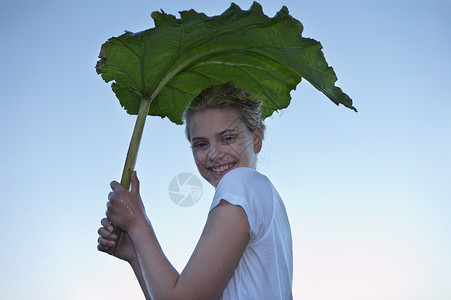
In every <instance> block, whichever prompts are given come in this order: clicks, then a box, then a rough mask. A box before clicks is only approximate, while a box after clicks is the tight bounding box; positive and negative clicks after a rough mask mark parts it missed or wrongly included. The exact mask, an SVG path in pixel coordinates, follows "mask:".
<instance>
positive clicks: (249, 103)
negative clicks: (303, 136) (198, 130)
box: [183, 82, 265, 140]
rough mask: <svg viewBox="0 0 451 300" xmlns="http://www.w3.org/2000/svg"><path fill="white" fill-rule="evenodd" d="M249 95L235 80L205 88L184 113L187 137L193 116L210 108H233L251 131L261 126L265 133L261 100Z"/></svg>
mask: <svg viewBox="0 0 451 300" xmlns="http://www.w3.org/2000/svg"><path fill="white" fill-rule="evenodd" d="M249 96H250V95H249V93H247V92H246V91H245V90H243V89H240V88H236V87H235V86H234V85H233V82H227V83H224V84H220V85H216V86H214V85H212V86H210V87H208V88H206V89H204V90H203V91H202V92H200V93H199V95H198V96H196V98H194V100H193V101H192V102H191V104H190V105H188V107H187V108H186V109H185V112H184V113H183V120H184V123H185V134H186V137H187V139H188V140H190V133H189V128H190V124H191V119H192V117H193V116H194V115H195V114H196V113H198V112H203V111H206V110H209V109H233V110H235V111H236V112H237V114H238V118H239V119H240V121H241V122H243V124H244V125H246V127H247V128H248V129H249V130H250V131H251V132H254V131H255V130H256V129H257V128H261V129H262V133H264V131H265V125H264V124H263V120H262V115H261V111H260V107H261V102H257V101H254V100H252V99H251V98H250V97H249ZM262 137H263V135H262Z"/></svg>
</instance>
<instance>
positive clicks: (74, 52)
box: [0, 0, 451, 300]
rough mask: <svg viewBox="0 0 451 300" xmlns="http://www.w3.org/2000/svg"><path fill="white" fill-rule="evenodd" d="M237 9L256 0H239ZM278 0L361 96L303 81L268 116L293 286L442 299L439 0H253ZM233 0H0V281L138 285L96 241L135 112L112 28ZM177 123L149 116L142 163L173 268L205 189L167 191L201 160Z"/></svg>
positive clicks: (444, 218) (446, 259) (444, 147)
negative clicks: (99, 65)
mask: <svg viewBox="0 0 451 300" xmlns="http://www.w3.org/2000/svg"><path fill="white" fill-rule="evenodd" d="M235 3H237V4H238V5H239V6H240V7H241V8H243V9H248V8H249V7H250V6H251V4H252V2H251V1H236V2H235ZM260 4H262V6H263V9H264V12H265V13H266V14H267V15H269V16H273V15H274V14H275V13H276V12H277V11H278V10H280V8H281V7H282V6H283V5H286V6H287V7H288V9H289V10H290V13H291V15H292V16H294V17H295V18H297V19H298V20H300V21H301V22H302V23H303V25H304V28H305V29H304V36H306V37H311V38H314V39H316V40H319V41H320V42H321V43H322V45H323V47H324V49H323V51H324V53H325V56H326V59H327V61H328V63H329V64H330V65H331V66H333V67H334V69H335V71H336V73H337V75H338V78H339V80H338V82H337V84H338V85H339V86H340V87H341V88H342V89H343V90H344V91H345V92H346V93H348V94H349V95H350V96H351V98H353V100H354V105H355V106H356V107H357V108H358V110H359V112H358V113H354V112H352V111H351V110H349V109H346V108H344V107H341V106H340V107H336V106H335V105H334V104H333V103H331V102H330V101H329V100H328V99H327V98H326V97H325V96H324V95H322V94H321V93H319V92H318V91H316V90H315V89H314V88H313V87H312V86H310V85H309V83H308V82H306V81H303V82H301V83H300V84H299V86H298V87H297V89H296V90H295V91H293V92H292V98H293V100H292V103H291V104H290V106H289V107H288V109H286V110H284V111H281V112H279V114H276V115H274V116H272V117H271V118H269V119H267V121H266V125H267V127H268V131H267V135H266V139H265V142H264V147H263V148H264V149H263V152H262V153H261V154H260V156H259V160H260V162H259V165H258V169H259V170H260V171H261V172H262V173H264V174H266V175H267V176H268V177H270V179H271V180H272V181H273V183H274V184H275V186H276V187H277V189H278V190H279V192H280V194H281V195H282V197H283V199H284V201H285V204H286V207H287V210H288V212H289V217H290V221H291V225H292V233H293V240H294V254H295V257H294V282H293V286H294V288H293V290H294V294H295V299H309V300H310V299H311V300H341V299H346V300H353V299H374V300H376V299H377V300H404V299H406V300H407V299H408V300H415V299H429V300H445V299H450V298H451V287H450V285H449V282H451V271H450V270H451V257H450V255H449V253H451V238H450V237H451V218H450V217H449V216H450V213H451V201H450V200H451V187H450V186H451V185H450V179H449V173H450V170H451V155H450V153H451V101H450V100H451V97H450V96H449V93H448V86H449V81H450V80H449V78H450V77H451V76H450V75H451V74H450V73H451V71H450V70H451V59H450V55H449V53H451V38H450V36H449V32H451V21H450V18H449V15H450V13H451V1H449V0H435V1H426V0H424V1H420V0H414V1H385V0H384V1H350V0H344V1H329V0H327V1H326V0H324V1H322V0H321V1H319V0H318V1H304V0H296V1H294V0H293V1H291V0H290V1H284V2H282V1H260ZM229 6H230V2H228V1H222V0H220V1H191V2H183V1H164V2H158V3H157V2H155V1H127V3H126V4H125V2H123V1H103V0H101V1H84V0H82V1H71V2H63V1H51V0H49V1H45V0H43V1H20V0H19V1H12V0H9V1H8V0H0V26H1V28H2V29H3V30H2V37H1V47H0V70H1V72H0V91H1V98H0V99H1V100H0V101H1V110H0V115H1V117H0V154H1V155H0V166H1V171H2V172H1V175H0V188H1V191H2V192H1V198H0V199H1V209H0V227H1V228H2V230H1V233H0V241H1V247H0V270H1V271H0V295H2V299H124V298H126V299H142V296H141V293H140V290H139V287H138V285H137V283H136V281H135V279H134V276H133V274H132V272H131V270H130V269H129V267H128V266H127V264H125V263H123V262H120V261H118V260H116V259H114V258H112V257H109V256H107V255H103V254H102V253H99V252H97V250H96V240H97V232H96V231H97V228H98V227H99V221H100V219H101V218H102V217H103V214H104V211H105V208H106V207H105V203H106V197H107V194H108V192H109V182H110V181H111V180H113V179H116V180H117V179H118V178H119V177H120V174H121V171H122V165H123V162H124V159H125V154H126V151H127V147H128V142H129V139H130V136H131V132H132V128H133V125H134V119H135V118H134V117H133V116H128V115H127V114H126V112H125V111H123V110H122V108H121V107H120V105H119V102H118V101H117V99H116V98H115V96H114V93H113V92H112V91H111V89H110V87H109V84H107V83H105V82H103V81H102V79H101V78H100V76H98V75H97V74H96V72H95V69H94V66H95V64H96V61H97V59H98V58H97V56H98V54H99V50H100V46H101V45H102V44H103V43H104V42H105V41H106V40H107V39H108V38H110V37H112V36H118V35H120V34H122V33H123V32H124V30H129V31H141V30H144V29H147V28H150V27H153V26H154V24H153V21H152V19H151V18H150V13H151V12H152V11H155V10H159V9H163V10H164V11H165V12H167V13H171V14H175V15H178V14H177V12H178V11H180V10H187V9H191V8H194V9H195V10H197V11H201V12H204V13H206V14H207V15H210V16H211V15H218V14H221V13H222V12H223V11H224V10H225V9H227V8H228V7H229ZM183 130H184V129H183V127H181V126H177V125H174V124H172V123H170V122H169V121H168V120H167V119H160V118H156V117H150V118H148V121H147V124H146V128H145V133H144V136H143V142H142V146H141V149H140V154H139V158H138V162H137V170H138V175H139V177H140V179H141V182H142V196H143V198H144V201H145V204H146V206H147V211H148V213H149V215H150V218H151V220H152V222H153V225H154V227H155V230H156V232H157V236H158V237H159V239H160V242H161V244H162V247H163V249H164V250H165V252H166V254H167V256H168V258H169V259H170V260H171V262H173V264H174V266H175V267H176V268H177V269H178V270H179V271H181V270H182V268H183V266H184V264H185V263H186V261H187V260H188V258H189V256H190V254H191V251H192V249H193V248H194V246H195V244H196V241H197V239H198V237H199V235H200V233H201V230H202V227H203V224H204V222H205V219H206V214H207V211H208V208H209V204H210V201H211V199H212V195H213V193H214V190H213V188H212V187H210V186H208V184H207V183H206V182H205V181H202V183H203V195H202V197H201V199H200V201H199V202H198V203H197V204H195V205H194V206H191V207H187V208H184V207H179V206H177V205H175V204H174V203H172V202H171V200H170V198H169V194H168V185H169V183H170V181H171V180H172V179H173V178H174V176H176V175H177V174H179V173H183V172H190V173H193V174H196V175H197V170H196V167H195V165H194V163H193V161H192V156H191V153H190V149H189V145H188V143H187V142H186V140H185V138H184V135H183V134H184V133H183Z"/></svg>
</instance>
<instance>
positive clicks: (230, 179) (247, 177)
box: [218, 167, 271, 188]
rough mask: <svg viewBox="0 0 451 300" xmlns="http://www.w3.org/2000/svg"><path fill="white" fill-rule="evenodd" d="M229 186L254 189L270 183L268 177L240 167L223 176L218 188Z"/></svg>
mask: <svg viewBox="0 0 451 300" xmlns="http://www.w3.org/2000/svg"><path fill="white" fill-rule="evenodd" d="M230 184H233V185H243V186H252V187H255V185H271V182H270V181H269V179H268V177H266V176H265V175H263V174H261V173H259V172H258V171H256V170H254V169H251V168H245V167H240V168H236V169H233V170H231V171H230V172H228V173H227V174H225V175H224V177H223V178H222V179H221V181H220V182H219V184H218V188H221V186H229V185H230Z"/></svg>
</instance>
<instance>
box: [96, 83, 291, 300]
mask: <svg viewBox="0 0 451 300" xmlns="http://www.w3.org/2000/svg"><path fill="white" fill-rule="evenodd" d="M184 120H185V124H186V136H187V138H188V140H189V142H190V143H191V148H192V152H193V157H194V161H195V163H196V166H197V168H198V170H199V173H200V174H201V175H202V177H203V178H205V180H207V181H208V182H210V183H211V184H212V185H213V186H214V187H215V189H216V190H215V195H214V197H213V201H212V204H211V208H210V212H209V214H208V218H207V222H206V224H205V227H204V230H203V232H202V235H201V237H200V239H199V242H198V244H197V246H196V248H195V250H194V252H193V254H192V256H191V258H190V259H189V261H188V263H187V265H186V267H185V268H184V270H183V271H182V273H181V274H179V273H178V272H177V271H176V270H175V269H174V267H173V266H172V265H171V263H170V262H169V261H168V260H167V258H166V257H165V255H164V253H163V250H162V249H161V248H160V246H159V243H158V240H157V238H156V236H155V233H154V231H153V228H152V224H151V222H150V220H149V219H148V218H147V215H146V212H145V208H144V205H143V202H142V200H141V197H140V193H139V181H138V178H137V176H136V172H134V173H133V175H132V179H131V191H127V190H125V189H124V188H122V186H121V185H120V184H119V183H118V182H115V181H113V182H112V183H111V188H112V192H111V193H110V194H109V195H108V200H109V201H108V203H107V207H108V209H107V212H106V218H104V219H103V220H102V221H101V224H102V227H101V228H100V229H99V231H98V233H99V235H100V237H99V239H98V246H97V247H98V249H99V250H100V251H103V252H106V253H109V254H111V249H112V248H113V246H114V245H115V243H118V245H117V248H116V252H115V256H116V257H118V258H120V259H123V260H125V261H127V262H129V263H130V265H131V267H132V268H133V270H134V272H135V274H136V276H137V278H138V281H139V283H140V285H141V288H142V290H143V292H144V294H145V296H146V299H219V298H221V299H246V300H248V299H272V300H273V299H292V288H291V284H292V274H293V255H292V243H291V231H290V225H289V222H288V217H287V213H286V210H285V206H284V204H283V202H282V199H281V198H280V196H279V194H278V193H277V191H276V189H275V188H274V186H273V185H272V183H271V181H270V180H269V179H268V178H267V177H266V176H264V175H262V174H260V173H258V172H257V171H256V170H255V169H256V163H257V154H258V153H259V152H260V150H261V147H262V140H263V131H264V125H263V122H262V118H261V113H260V103H258V102H255V101H253V100H252V99H250V98H249V94H248V93H246V92H245V91H244V90H241V89H238V88H235V87H234V86H233V84H232V83H227V84H222V85H219V86H213V87H210V88H208V89H206V90H204V91H202V92H201V93H200V94H199V95H198V96H197V97H196V98H195V99H194V100H193V101H192V103H191V104H190V105H189V106H188V108H187V109H186V111H185V113H184ZM111 224H115V225H116V226H118V227H120V228H121V229H122V230H123V234H121V238H120V240H117V236H116V235H114V233H113V227H112V226H111Z"/></svg>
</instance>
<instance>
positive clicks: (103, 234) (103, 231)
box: [97, 227, 117, 241]
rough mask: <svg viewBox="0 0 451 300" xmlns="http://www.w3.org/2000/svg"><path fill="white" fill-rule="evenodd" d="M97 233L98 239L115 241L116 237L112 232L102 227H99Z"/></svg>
mask: <svg viewBox="0 0 451 300" xmlns="http://www.w3.org/2000/svg"><path fill="white" fill-rule="evenodd" d="M97 233H98V234H99V236H100V237H102V238H104V239H107V240H112V241H115V240H117V235H116V234H115V233H114V232H111V231H109V230H107V229H106V228H104V227H100V228H99V230H97Z"/></svg>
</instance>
